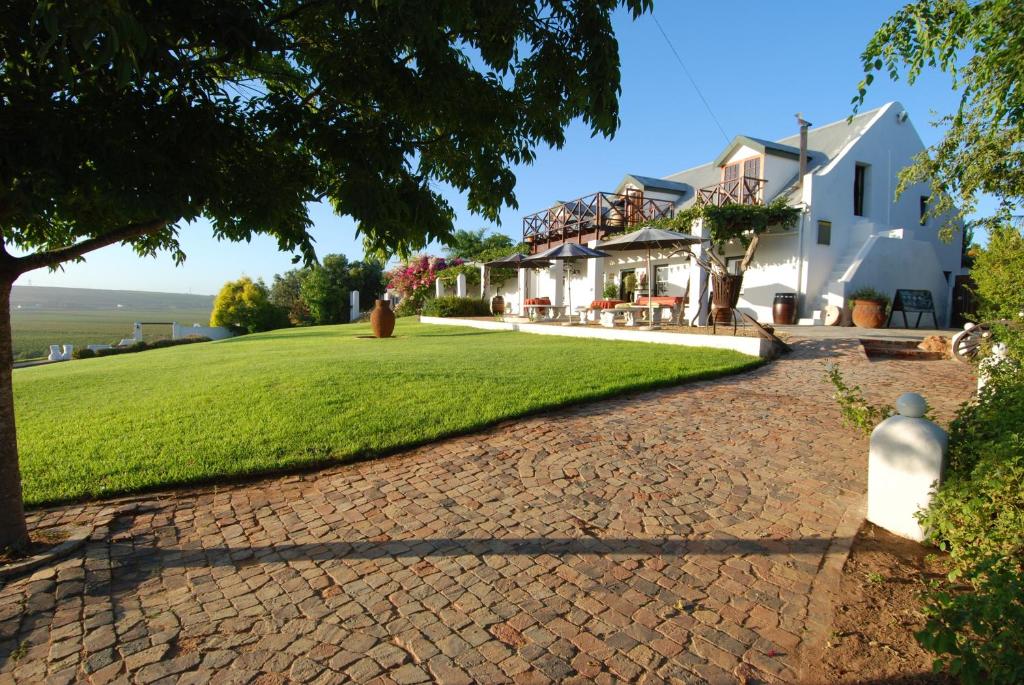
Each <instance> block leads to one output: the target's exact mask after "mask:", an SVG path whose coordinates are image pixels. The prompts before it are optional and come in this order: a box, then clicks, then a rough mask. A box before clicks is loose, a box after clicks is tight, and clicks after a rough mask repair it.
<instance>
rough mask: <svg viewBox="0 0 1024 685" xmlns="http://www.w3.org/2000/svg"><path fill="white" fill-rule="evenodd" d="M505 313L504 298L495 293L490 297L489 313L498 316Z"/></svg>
mask: <svg viewBox="0 0 1024 685" xmlns="http://www.w3.org/2000/svg"><path fill="white" fill-rule="evenodd" d="M504 313H505V298H504V297H502V296H501V295H495V296H494V297H492V298H491V314H494V315H495V316H500V315H502V314H504Z"/></svg>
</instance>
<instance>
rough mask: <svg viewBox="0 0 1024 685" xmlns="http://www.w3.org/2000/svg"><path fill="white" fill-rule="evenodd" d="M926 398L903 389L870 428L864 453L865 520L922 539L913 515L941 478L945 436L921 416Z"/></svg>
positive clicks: (924, 408)
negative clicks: (893, 412)
mask: <svg viewBox="0 0 1024 685" xmlns="http://www.w3.org/2000/svg"><path fill="white" fill-rule="evenodd" d="M927 410H928V403H927V402H925V399H924V398H923V397H921V396H920V395H918V394H917V393H913V392H908V393H905V394H903V395H901V396H900V398H899V399H898V400H896V411H897V412H898V413H897V415H896V416H890V417H889V418H887V419H886V420H885V421H882V423H880V424H878V425H877V426H875V430H874V431H872V432H871V447H870V451H869V452H868V521H871V522H872V523H874V524H876V525H878V526H881V527H882V528H885V529H886V530H888V531H889V532H891V533H895V534H896V535H899V536H900V537H905V538H909V539H911V540H917V541H918V542H920V541H922V540H924V529H922V528H921V525H920V524H919V523H918V522H917V519H916V518H915V517H914V514H916V513H917V512H918V511H920V510H921V509H924V508H926V507H927V506H928V503H929V502H930V501H931V488H932V485H933V484H935V482H936V481H940V480H942V473H943V471H944V470H945V468H946V445H947V443H948V440H949V436H947V435H946V431H944V430H942V429H941V428H939V427H938V426H936V425H935V424H934V423H932V422H931V421H929V420H928V419H926V418H923V417H924V414H925V412H926V411H927Z"/></svg>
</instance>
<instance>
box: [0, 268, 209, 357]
mask: <svg viewBox="0 0 1024 685" xmlns="http://www.w3.org/2000/svg"><path fill="white" fill-rule="evenodd" d="M212 309H213V297H212V296H210V295H186V294H182V293H150V292H139V291H130V290H92V289H86V288H52V287H39V286H14V291H13V292H12V293H11V324H12V327H13V331H14V358H15V360H21V359H34V358H36V357H44V356H46V355H47V354H48V353H49V347H50V345H55V344H66V343H70V344H72V345H74V346H75V348H76V349H77V348H81V347H84V346H85V345H89V344H93V343H108V344H109V343H115V342H117V341H118V340H120V339H121V338H127V337H130V336H131V335H132V324H133V323H134V322H135V321H142V322H146V321H166V322H171V321H177V322H178V323H180V324H185V325H192V324H193V323H200V324H204V325H205V324H207V323H209V320H210V312H211V310H212ZM142 332H143V336H144V337H145V339H146V340H159V339H161V338H169V337H171V327H170V326H169V325H168V326H143V328H142Z"/></svg>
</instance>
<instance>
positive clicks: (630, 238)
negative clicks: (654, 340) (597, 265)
mask: <svg viewBox="0 0 1024 685" xmlns="http://www.w3.org/2000/svg"><path fill="white" fill-rule="evenodd" d="M702 240H703V239H702V238H700V237H698V236H695V235H690V234H689V233H676V232H675V231H666V230H663V229H660V228H641V229H640V230H639V231H633V232H632V233H627V234H626V235H620V236H619V237H617V238H612V239H611V240H609V241H607V242H605V243H603V244H602V245H601V249H602V250H611V251H613V252H626V251H628V250H642V249H645V248H646V249H647V320H648V321H649V322H650V327H651V328H655V327H656V326H655V325H654V295H653V294H652V287H651V286H652V284H653V283H654V274H653V273H651V249H652V248H680V247H684V246H686V245H697V244H698V243H700V242H702Z"/></svg>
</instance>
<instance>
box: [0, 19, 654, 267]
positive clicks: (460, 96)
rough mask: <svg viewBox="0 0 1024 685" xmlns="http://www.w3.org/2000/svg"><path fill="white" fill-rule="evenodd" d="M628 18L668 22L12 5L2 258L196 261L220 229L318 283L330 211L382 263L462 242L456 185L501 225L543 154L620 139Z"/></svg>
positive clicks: (0, 189)
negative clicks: (194, 238) (186, 238)
mask: <svg viewBox="0 0 1024 685" xmlns="http://www.w3.org/2000/svg"><path fill="white" fill-rule="evenodd" d="M620 6H625V7H626V9H627V10H628V12H629V13H630V14H631V15H632V16H633V17H634V18H636V17H638V16H639V15H640V14H642V13H643V12H645V11H648V10H650V8H651V2H650V0H621V1H616V0H601V1H600V2H592V1H586V2H585V1H583V0H570V1H569V2H553V1H551V0H538V1H537V2H515V3H504V4H502V5H501V6H500V7H495V6H494V5H493V4H492V3H474V2H454V3H450V2H442V3H427V4H416V6H415V7H414V8H413V7H410V6H409V5H408V3H404V2H355V3H333V2H297V1H295V0H272V1H270V2H260V3H253V2H242V1H240V0H225V1H224V2H210V1H208V0H177V1H176V2H173V3H142V4H135V3H124V2H44V3H39V2H35V1H34V0H14V2H11V3H8V5H7V6H6V7H5V11H4V13H3V18H2V20H0V36H2V37H3V38H2V40H0V60H2V63H0V64H2V66H0V73H3V75H4V78H3V79H2V81H0V102H4V103H7V105H8V109H7V110H6V111H5V117H4V136H3V137H4V140H5V141H8V143H9V144H8V145H7V146H6V147H5V150H4V164H3V165H2V167H0V225H2V226H3V227H4V229H3V240H4V242H5V243H9V244H15V245H17V246H18V247H19V248H21V249H23V250H26V251H31V250H35V249H45V250H50V249H59V248H63V247H65V246H68V245H71V244H72V243H74V242H75V241H76V240H77V239H80V238H85V237H92V236H107V237H111V238H112V242H119V241H121V240H124V241H126V242H128V243H130V244H131V245H132V246H133V247H134V248H135V249H136V250H137V251H139V252H140V253H143V254H152V253H154V252H155V251H158V250H160V249H168V250H171V251H172V252H173V253H174V255H175V257H176V258H177V259H179V260H180V259H182V258H184V255H183V253H182V252H181V248H180V245H179V242H178V239H177V233H178V226H179V225H180V222H182V221H191V220H194V219H196V218H198V217H200V216H204V217H206V218H208V219H209V220H210V223H211V224H212V225H213V231H214V234H215V235H216V236H217V237H220V238H226V239H229V240H246V239H249V238H250V237H251V236H252V235H253V234H256V233H266V234H269V235H271V236H273V237H274V238H276V240H277V242H278V245H279V246H280V247H281V249H282V250H298V251H300V252H301V253H302V254H303V255H304V256H305V257H306V258H307V259H308V260H310V261H312V259H313V257H314V251H313V242H312V239H311V237H310V234H309V229H310V227H311V225H312V222H311V220H310V217H309V210H308V207H309V204H310V203H311V202H313V201H316V200H320V199H326V200H328V201H329V202H330V203H331V204H332V206H333V207H334V209H335V210H336V211H337V212H338V213H339V214H343V215H349V216H352V217H353V218H355V220H356V221H357V223H358V225H359V230H360V232H361V233H362V234H363V235H364V236H365V237H366V238H367V242H368V244H369V245H370V246H371V247H379V248H383V249H385V250H387V251H396V250H397V251H399V252H404V253H409V252H411V251H412V250H414V249H416V248H417V247H420V246H423V245H425V244H426V243H427V242H429V241H430V240H434V239H440V240H445V239H447V238H449V237H450V236H451V233H452V217H453V212H452V209H451V207H450V206H449V205H448V203H447V202H446V201H445V200H444V198H443V197H442V195H441V194H440V193H439V192H438V191H436V190H434V189H433V188H434V187H436V185H437V184H438V183H441V184H444V185H446V186H450V187H452V188H454V189H455V190H457V191H459V192H463V193H465V194H466V196H467V197H468V202H469V209H470V211H472V212H475V213H477V214H480V215H482V216H484V217H486V218H488V219H491V220H497V218H498V215H499V211H500V209H501V207H502V206H503V205H509V206H515V204H516V201H515V195H514V187H515V176H514V174H513V172H512V169H513V167H514V166H516V165H519V164H525V163H529V162H531V161H532V160H533V159H534V150H535V149H536V147H537V146H549V145H550V146H554V147H560V146H561V145H562V144H563V143H564V140H565V135H564V129H565V127H566V126H567V125H568V124H569V123H570V122H572V121H575V120H577V119H581V120H582V121H583V123H584V124H585V125H586V126H588V127H589V128H590V129H591V130H592V131H593V132H594V133H595V134H601V135H606V136H610V135H612V134H613V133H614V132H615V130H616V129H617V127H618V124H619V118H618V93H619V78H620V70H619V57H618V44H617V42H616V40H615V35H614V31H613V27H612V14H613V12H614V11H615V10H616V9H617V8H618V7H620ZM183 141H187V144H183ZM132 226H136V228H134V229H133V228H130V227H132ZM115 232H117V233H116V234H115ZM95 246H96V247H98V246H99V245H95ZM76 256H77V255H75V254H67V253H63V254H54V255H52V258H53V259H54V260H57V261H62V260H63V259H66V258H75V257H76ZM44 265H45V264H44Z"/></svg>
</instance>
